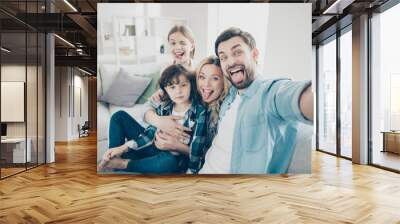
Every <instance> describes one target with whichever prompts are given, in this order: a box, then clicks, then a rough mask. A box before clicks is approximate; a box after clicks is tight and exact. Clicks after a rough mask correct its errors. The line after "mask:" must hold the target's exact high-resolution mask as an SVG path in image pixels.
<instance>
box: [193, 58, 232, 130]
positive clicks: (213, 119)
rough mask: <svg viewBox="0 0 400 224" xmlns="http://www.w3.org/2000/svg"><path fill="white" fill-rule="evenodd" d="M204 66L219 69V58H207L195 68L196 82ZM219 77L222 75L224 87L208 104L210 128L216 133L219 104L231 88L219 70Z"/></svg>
mask: <svg viewBox="0 0 400 224" xmlns="http://www.w3.org/2000/svg"><path fill="white" fill-rule="evenodd" d="M204 65H215V66H217V67H218V68H220V69H221V64H220V61H219V58H218V57H216V56H209V57H207V58H205V59H203V60H202V61H201V62H200V64H199V65H198V66H197V69H196V80H197V79H198V77H199V74H200V71H201V69H202V68H203V66H204ZM221 75H222V80H223V82H224V86H223V87H222V88H223V89H222V92H221V95H220V96H219V97H218V98H217V99H216V100H214V101H213V102H211V103H210V104H208V108H209V110H210V111H211V114H210V126H209V127H210V128H211V129H212V130H214V131H216V129H217V125H218V118H219V111H220V108H221V104H222V102H223V101H224V99H225V97H226V96H227V95H228V93H229V88H230V86H231V84H230V82H229V80H228V79H227V78H226V77H225V76H224V75H223V74H222V70H221Z"/></svg>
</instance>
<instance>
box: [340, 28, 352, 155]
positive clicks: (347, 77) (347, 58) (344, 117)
mask: <svg viewBox="0 0 400 224" xmlns="http://www.w3.org/2000/svg"><path fill="white" fill-rule="evenodd" d="M351 48H352V35H351V26H350V27H349V30H348V32H345V33H344V34H342V35H341V36H340V155H341V156H344V157H348V158H351V157H352V150H351V149H352V148H351V141H352V96H353V94H352V77H353V75H352V74H353V72H352V49H351Z"/></svg>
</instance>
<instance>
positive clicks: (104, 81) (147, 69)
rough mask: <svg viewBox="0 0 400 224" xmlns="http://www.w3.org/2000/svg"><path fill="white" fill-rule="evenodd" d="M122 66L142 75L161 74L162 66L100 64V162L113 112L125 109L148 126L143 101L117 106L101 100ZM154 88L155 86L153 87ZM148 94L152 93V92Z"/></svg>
mask: <svg viewBox="0 0 400 224" xmlns="http://www.w3.org/2000/svg"><path fill="white" fill-rule="evenodd" d="M120 68H123V69H125V70H126V71H127V72H128V73H129V74H132V75H140V76H144V77H145V76H149V77H150V76H154V75H153V74H156V75H157V74H158V76H159V74H160V68H161V66H159V65H158V64H156V63H147V64H140V65H125V66H124V65H122V66H120V67H117V66H116V65H113V64H105V65H100V66H99V67H98V71H99V72H98V76H97V96H98V97H97V98H98V100H97V161H98V162H99V161H100V160H101V158H102V156H103V154H104V152H105V151H106V150H107V149H108V134H109V133H108V132H109V121H110V118H111V116H112V114H113V113H115V112H117V111H119V110H123V111H126V112H127V113H129V114H130V115H131V116H132V117H133V118H135V119H136V120H137V121H138V122H139V123H140V124H141V125H142V126H144V127H146V126H147V124H146V123H144V122H143V120H142V117H143V113H144V111H143V109H144V106H143V102H144V100H140V99H139V101H141V102H140V103H137V104H135V105H133V106H129V107H127V106H117V105H114V104H112V103H107V102H103V101H101V96H102V95H104V94H105V92H106V91H107V88H109V87H110V85H111V82H113V80H114V78H115V77H116V75H117V73H118V71H119V69H120ZM153 79H154V80H153V82H156V81H157V80H156V79H157V78H156V77H153ZM153 89H154V88H153ZM147 95H151V92H150V93H148V94H147Z"/></svg>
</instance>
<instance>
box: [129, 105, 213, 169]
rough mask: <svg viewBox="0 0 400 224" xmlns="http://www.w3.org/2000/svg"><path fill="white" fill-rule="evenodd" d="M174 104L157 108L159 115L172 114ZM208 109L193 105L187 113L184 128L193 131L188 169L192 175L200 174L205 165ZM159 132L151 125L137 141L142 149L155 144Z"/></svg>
mask: <svg viewBox="0 0 400 224" xmlns="http://www.w3.org/2000/svg"><path fill="white" fill-rule="evenodd" d="M172 109H173V103H172V102H169V103H167V104H165V105H160V106H158V107H156V108H155V111H156V113H157V115H159V116H167V115H171V114H172ZM207 115H208V112H207V109H206V108H205V107H204V106H203V105H201V104H199V103H194V102H193V103H192V105H191V106H190V108H189V110H188V111H187V112H186V113H185V120H184V123H183V126H185V127H190V128H191V129H192V131H193V132H192V134H191V138H190V139H191V141H190V142H189V144H190V151H189V164H188V168H189V169H190V172H192V173H198V172H199V170H200V168H201V167H202V165H203V162H204V157H205V154H206V151H207V149H208V148H206V138H207V137H206V136H207V117H208V116H207ZM156 131H157V128H156V127H155V126H152V125H149V126H148V127H147V128H146V129H145V131H144V133H143V134H141V135H140V136H139V138H138V140H137V141H136V142H137V144H138V146H139V147H140V148H142V147H145V146H148V145H151V144H153V142H154V136H155V133H156Z"/></svg>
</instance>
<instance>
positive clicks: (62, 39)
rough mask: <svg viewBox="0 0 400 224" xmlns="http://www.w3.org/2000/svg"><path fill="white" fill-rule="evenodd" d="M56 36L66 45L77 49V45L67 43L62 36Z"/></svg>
mask: <svg viewBox="0 0 400 224" xmlns="http://www.w3.org/2000/svg"><path fill="white" fill-rule="evenodd" d="M54 36H55V37H57V38H58V39H60V40H61V41H63V42H64V43H66V44H67V45H69V46H71V47H73V48H75V45H73V44H71V42H69V41H67V40H66V39H64V38H62V37H60V36H58V35H57V34H54Z"/></svg>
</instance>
